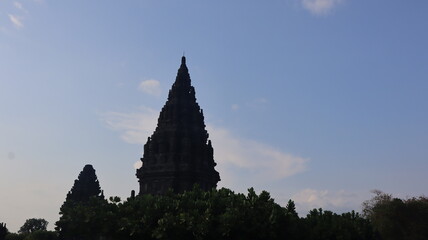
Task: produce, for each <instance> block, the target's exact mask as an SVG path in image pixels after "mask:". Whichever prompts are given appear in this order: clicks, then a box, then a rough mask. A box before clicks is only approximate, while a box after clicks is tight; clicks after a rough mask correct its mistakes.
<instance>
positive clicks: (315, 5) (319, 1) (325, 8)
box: [301, 0, 343, 15]
mask: <svg viewBox="0 0 428 240" xmlns="http://www.w3.org/2000/svg"><path fill="white" fill-rule="evenodd" d="M301 1H302V5H303V7H304V8H305V9H306V10H308V11H309V12H311V13H312V14H315V15H325V14H327V13H329V12H330V11H331V10H332V9H333V8H334V7H335V6H337V5H338V4H340V3H341V2H342V1H343V0H301Z"/></svg>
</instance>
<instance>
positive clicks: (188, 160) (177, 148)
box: [137, 56, 220, 194]
mask: <svg viewBox="0 0 428 240" xmlns="http://www.w3.org/2000/svg"><path fill="white" fill-rule="evenodd" d="M141 161H142V162H143V166H142V167H141V168H140V169H138V170H137V178H138V179H139V182H140V194H147V193H148V194H163V193H165V192H166V191H168V189H170V188H171V189H172V190H173V191H174V192H176V193H179V192H183V191H185V190H190V189H192V187H193V185H194V184H199V186H200V187H201V188H202V189H204V190H209V189H211V188H215V187H216V186H217V183H218V181H220V176H219V173H218V172H217V171H216V170H215V169H214V167H215V165H216V163H215V162H214V157H213V148H212V146H211V141H210V140H208V132H207V131H206V130H205V123H204V115H203V112H202V109H201V108H200V107H199V105H198V103H197V102H196V97H195V89H194V88H193V87H192V85H191V81H190V76H189V72H188V69H187V66H186V58H185V57H184V56H183V57H182V59H181V66H180V68H179V69H178V74H177V78H176V80H175V82H174V84H173V85H172V88H171V90H170V91H169V94H168V100H167V102H166V103H165V106H164V107H163V108H162V111H161V113H160V115H159V119H158V124H157V127H156V130H155V132H154V133H153V135H152V136H151V137H149V138H148V140H147V143H146V144H145V145H144V155H143V158H141Z"/></svg>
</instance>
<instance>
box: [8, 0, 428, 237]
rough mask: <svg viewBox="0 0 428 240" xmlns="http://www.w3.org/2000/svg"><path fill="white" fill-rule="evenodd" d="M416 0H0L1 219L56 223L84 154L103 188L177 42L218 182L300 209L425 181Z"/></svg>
mask: <svg viewBox="0 0 428 240" xmlns="http://www.w3.org/2000/svg"><path fill="white" fill-rule="evenodd" d="M427 11H428V2H427V1H422V0H420V1H410V2H405V1H399V0H388V1H386V0H379V1H369V0H359V1H356V0H272V1H267V2H266V1H263V2H262V1H211V2H208V1H196V0H186V1H143V0H139V1H137V0H134V1H100V0H98V1H51V0H17V1H9V0H1V1H0V66H1V67H0V84H1V87H0V109H1V115H0V116H1V117H0V134H1V137H0V161H1V168H0V190H1V198H2V204H1V205H0V216H1V219H0V222H6V223H7V224H8V227H9V229H10V230H12V231H17V230H18V228H19V227H20V226H21V225H22V224H23V223H24V221H25V219H28V218H32V217H38V218H45V219H47V220H48V221H49V222H50V228H53V226H54V222H55V221H56V220H57V219H58V217H59V216H58V212H59V207H60V206H61V204H62V202H63V201H64V199H65V196H66V193H67V192H68V191H69V190H70V189H71V186H72V184H73V181H74V179H76V178H77V176H78V174H79V172H80V171H81V170H82V169H83V166H84V165H85V164H87V163H90V164H92V165H93V166H94V167H95V169H96V171H97V175H98V178H99V180H100V183H101V187H102V188H103V189H104V191H105V194H106V195H107V196H121V197H123V198H126V197H127V196H129V195H130V192H131V190H133V189H134V190H137V191H138V184H137V179H136V177H135V166H134V165H135V164H136V162H138V160H139V158H140V157H141V154H142V145H143V144H144V143H145V140H146V139H147V137H148V136H149V135H150V134H151V133H152V132H153V130H154V126H155V124H156V119H157V116H158V113H159V111H160V109H161V107H162V106H163V104H164V103H165V101H166V97H167V93H168V90H169V88H170V86H171V84H172V83H173V81H174V80H175V76H176V73H177V69H178V67H179V64H180V58H181V56H182V54H183V52H185V55H186V57H187V63H188V67H189V70H190V75H191V78H192V84H193V85H194V86H195V88H196V96H197V99H198V103H199V104H200V106H201V107H202V108H203V110H204V114H205V120H206V124H207V128H208V131H209V133H210V138H211V139H212V141H213V147H214V152H215V160H216V162H217V163H218V166H217V170H218V171H219V172H220V176H221V178H222V181H221V182H220V184H219V185H220V186H221V187H228V188H231V189H233V190H235V191H238V192H245V191H246V189H247V188H249V187H255V189H256V190H257V191H258V192H259V191H261V190H268V191H269V192H270V193H271V195H272V196H273V197H274V198H275V199H276V201H277V202H278V203H280V204H283V205H284V204H285V203H286V201H287V200H288V199H290V198H291V199H293V200H295V202H296V204H297V207H298V211H299V212H300V213H301V214H304V213H305V212H306V211H307V210H308V209H311V208H314V207H323V208H325V209H329V210H333V211H336V212H341V211H349V210H352V209H355V210H360V208H361V203H362V201H364V200H366V199H369V198H370V196H371V194H370V190H372V189H380V190H382V191H384V192H387V193H392V194H393V195H394V196H397V197H403V198H405V197H407V196H418V195H422V194H427V193H428V187H427V185H426V184H425V183H426V180H427V177H426V172H427V170H428V161H427V160H428V159H427V156H428V146H427V143H428V124H427V123H428V111H427V109H428V95H427V92H428V47H427V42H428V31H427V23H428V14H426V13H427Z"/></svg>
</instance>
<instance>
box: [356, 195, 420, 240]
mask: <svg viewBox="0 0 428 240" xmlns="http://www.w3.org/2000/svg"><path fill="white" fill-rule="evenodd" d="M373 193H374V194H375V196H374V197H373V198H372V199H370V200H368V201H365V202H364V203H363V214H364V216H365V217H367V218H368V219H369V220H370V222H371V223H372V224H373V226H374V228H375V230H377V231H378V232H379V234H380V236H381V238H382V239H388V240H389V239H391V240H395V239H400V240H407V239H409V240H410V239H411V240H419V239H421V240H422V239H428V227H427V226H428V198H427V197H419V198H410V199H407V200H402V199H399V198H393V197H392V195H391V194H386V193H383V192H381V191H379V190H374V191H373Z"/></svg>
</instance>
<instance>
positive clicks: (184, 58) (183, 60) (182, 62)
mask: <svg viewBox="0 0 428 240" xmlns="http://www.w3.org/2000/svg"><path fill="white" fill-rule="evenodd" d="M181 64H186V57H185V56H184V55H183V56H182V57H181Z"/></svg>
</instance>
